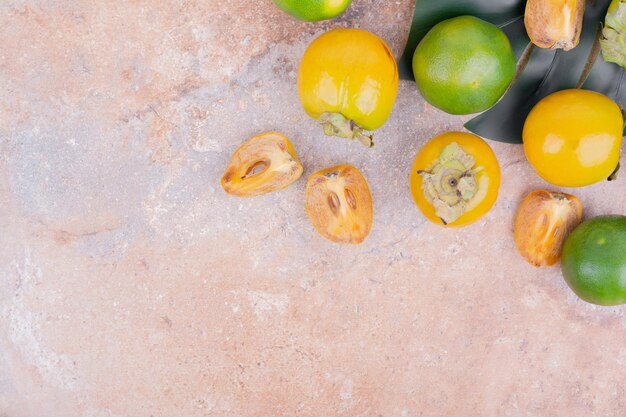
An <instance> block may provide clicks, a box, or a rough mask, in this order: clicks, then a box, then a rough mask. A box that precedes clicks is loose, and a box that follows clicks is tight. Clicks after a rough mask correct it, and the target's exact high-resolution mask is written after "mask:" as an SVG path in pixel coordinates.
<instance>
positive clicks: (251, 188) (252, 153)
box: [222, 132, 303, 197]
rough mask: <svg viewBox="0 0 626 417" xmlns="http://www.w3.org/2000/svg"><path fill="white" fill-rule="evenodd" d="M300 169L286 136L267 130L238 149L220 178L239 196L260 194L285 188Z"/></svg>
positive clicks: (231, 191)
mask: <svg viewBox="0 0 626 417" xmlns="http://www.w3.org/2000/svg"><path fill="white" fill-rule="evenodd" d="M302 172H303V168H302V165H301V164H300V161H299V160H298V157H297V156H296V153H295V151H294V150H293V146H292V145H291V142H289V139H287V138H286V137H284V136H283V135H281V134H280V133H276V132H268V133H263V134H260V135H257V136H255V137H253V138H252V139H250V140H248V141H247V142H244V143H243V144H242V145H241V146H239V148H237V150H236V151H235V153H234V154H233V156H232V157H231V158H230V161H229V162H228V166H227V167H226V171H225V172H224V176H223V177H222V188H223V189H224V191H226V192H227V193H228V194H232V195H236V196H239V197H248V196H254V195H261V194H265V193H270V192H272V191H276V190H280V189H283V188H285V187H287V186H288V185H290V184H291V183H293V182H294V181H295V180H297V179H298V178H300V176H301V175H302Z"/></svg>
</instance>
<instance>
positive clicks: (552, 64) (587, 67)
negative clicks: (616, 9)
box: [399, 0, 626, 143]
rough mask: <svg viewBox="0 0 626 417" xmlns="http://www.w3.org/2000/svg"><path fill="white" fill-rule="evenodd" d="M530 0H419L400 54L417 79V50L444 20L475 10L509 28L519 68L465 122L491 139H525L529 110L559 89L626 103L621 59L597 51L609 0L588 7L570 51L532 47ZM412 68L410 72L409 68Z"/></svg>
mask: <svg viewBox="0 0 626 417" xmlns="http://www.w3.org/2000/svg"><path fill="white" fill-rule="evenodd" d="M525 3H526V2H525V1H513V0H502V1H499V0H490V1H486V0H485V1H452V0H417V4H416V10H415V16H414V18H413V27H412V28H411V35H410V37H409V43H408V44H407V49H406V50H405V52H404V55H403V57H402V58H401V59H400V64H399V65H400V68H401V71H403V72H401V74H402V75H403V77H404V79H412V73H411V72H412V69H411V61H412V55H413V51H414V50H415V47H416V46H417V44H418V43H419V41H420V40H421V38H422V37H423V36H424V35H425V34H426V33H427V32H428V30H429V29H430V27H432V26H434V25H435V24H436V23H438V20H437V19H439V18H440V17H441V19H440V20H443V19H446V18H450V17H454V16H457V15H461V14H472V15H475V16H478V17H481V18H483V19H485V20H487V21H490V22H492V23H494V24H497V25H499V26H500V27H502V29H503V30H504V31H505V33H506V34H507V36H508V37H509V39H510V40H511V45H512V46H513V50H514V51H515V54H516V56H517V57H518V60H519V61H518V74H517V76H516V77H517V78H516V81H515V82H514V83H513V84H512V86H511V88H510V89H509V91H508V92H507V93H506V94H505V95H504V97H503V98H502V99H501V100H500V101H499V102H498V103H497V104H496V105H495V106H494V107H492V108H491V109H489V110H487V111H486V112H484V113H482V114H480V115H478V116H477V117H475V118H474V119H472V120H470V121H469V122H468V123H466V125H465V127H466V128H467V129H468V130H470V131H472V132H474V133H476V134H478V135H480V136H482V137H484V138H488V139H493V140H498V141H502V142H508V143H522V129H523V126H524V121H525V120H526V116H527V115H528V113H529V112H530V110H531V109H532V108H533V107H534V105H535V104H536V103H537V102H538V101H539V100H541V99H542V98H543V97H545V96H547V95H548V94H551V93H553V92H555V91H559V90H563V89H567V88H576V87H577V86H580V84H582V88H585V89H589V90H594V91H598V92H601V93H603V94H606V95H607V96H609V97H611V98H612V99H613V100H615V101H616V102H617V103H618V104H619V105H620V106H621V107H626V92H624V90H626V77H624V70H623V69H622V68H620V67H619V66H618V65H615V64H611V63H607V62H605V61H604V60H603V59H602V57H601V55H600V54H598V51H599V50H598V43H597V40H598V34H599V32H598V28H599V27H600V24H601V22H602V21H603V20H604V16H605V15H606V10H607V9H608V6H609V3H610V0H596V1H589V2H588V3H587V7H586V10H585V18H584V22H583V31H582V34H581V39H580V43H579V45H578V46H577V47H576V48H574V49H572V50H571V51H568V52H564V51H562V50H556V51H555V50H548V49H541V48H536V47H531V48H529V47H528V45H529V39H528V36H527V35H526V29H525V27H524V19H523V8H524V5H525ZM407 71H409V74H410V76H409V75H407V74H406V72H407Z"/></svg>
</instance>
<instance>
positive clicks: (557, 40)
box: [524, 0, 585, 51]
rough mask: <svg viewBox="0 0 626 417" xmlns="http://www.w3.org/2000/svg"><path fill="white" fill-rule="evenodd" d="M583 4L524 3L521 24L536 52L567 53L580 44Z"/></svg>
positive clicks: (578, 0) (561, 0) (574, 0)
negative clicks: (539, 49) (559, 50)
mask: <svg viewBox="0 0 626 417" xmlns="http://www.w3.org/2000/svg"><path fill="white" fill-rule="evenodd" d="M584 12H585V0H528V2H527V3H526V13H525V14H524V24H525V25H526V31H527V32H528V36H529V37H530V39H531V40H532V42H533V43H534V44H535V45H537V46H538V47H540V48H552V49H557V48H562V49H563V50H565V51H569V50H570V49H572V48H575V47H576V45H578V42H579V41H580V32H581V31H582V26H583V14H584Z"/></svg>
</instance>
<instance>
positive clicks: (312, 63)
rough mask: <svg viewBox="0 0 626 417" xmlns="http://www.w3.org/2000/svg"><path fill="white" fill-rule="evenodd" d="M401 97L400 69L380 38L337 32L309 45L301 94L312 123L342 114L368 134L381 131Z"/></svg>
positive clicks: (301, 73)
mask: <svg viewBox="0 0 626 417" xmlns="http://www.w3.org/2000/svg"><path fill="white" fill-rule="evenodd" d="M397 92H398V66H397V64H396V60H395V58H394V56H393V54H392V53H391V50H390V49H389V47H388V46H387V44H385V42H384V41H383V40H382V39H380V38H379V37H378V36H376V35H374V34H372V33H369V32H367V31H364V30H360V29H334V30H331V31H329V32H326V33H324V34H323V35H321V36H320V37H318V38H317V39H315V40H314V41H313V43H311V45H309V47H308V48H307V50H306V52H305V53H304V57H303V58H302V62H301V63H300V70H299V74H298V94H299V96H300V101H301V102H302V105H303V106H304V110H305V111H306V112H307V114H308V115H309V116H311V117H312V118H313V119H318V118H319V117H320V115H321V114H322V113H325V112H330V113H341V114H342V115H343V116H344V117H346V118H348V119H350V120H353V121H354V122H355V123H356V124H357V125H359V126H361V127H362V128H364V129H366V130H374V129H378V128H379V127H381V126H382V125H383V124H384V123H385V121H386V120H387V118H388V117H389V114H390V113H391V110H392V108H393V103H394V101H395V99H396V93H397Z"/></svg>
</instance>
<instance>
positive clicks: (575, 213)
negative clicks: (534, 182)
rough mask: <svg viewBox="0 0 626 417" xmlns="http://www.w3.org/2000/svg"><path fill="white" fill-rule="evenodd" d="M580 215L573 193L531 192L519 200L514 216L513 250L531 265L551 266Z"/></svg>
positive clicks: (581, 207)
mask: <svg viewBox="0 0 626 417" xmlns="http://www.w3.org/2000/svg"><path fill="white" fill-rule="evenodd" d="M582 214H583V206H582V204H581V203H580V200H579V199H578V198H576V197H574V196H573V195H569V194H565V193H558V192H554V193H553V192H549V191H544V190H538V191H533V192H532V193H530V194H528V195H527V196H526V198H525V199H524V201H523V202H522V205H521V206H520V208H519V211H518V213H517V218H516V219H515V230H514V233H515V244H516V245H517V249H518V250H519V252H520V253H521V254H522V256H523V257H524V258H525V259H526V260H527V261H528V262H529V263H531V264H532V265H534V266H549V265H554V264H555V263H556V262H557V261H558V260H559V259H560V258H561V252H562V251H563V242H565V239H566V238H567V236H568V235H569V234H570V232H571V231H572V230H573V229H574V228H575V227H576V226H578V224H579V223H580V221H581V219H582Z"/></svg>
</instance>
